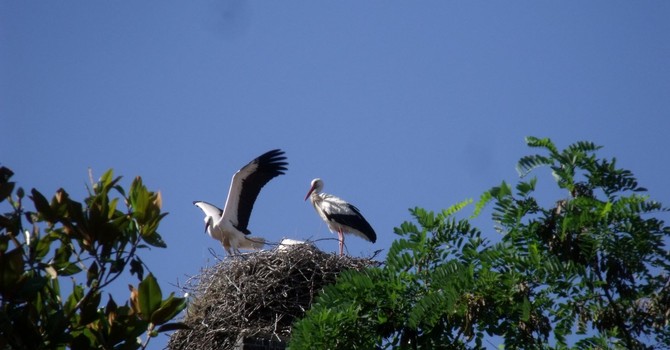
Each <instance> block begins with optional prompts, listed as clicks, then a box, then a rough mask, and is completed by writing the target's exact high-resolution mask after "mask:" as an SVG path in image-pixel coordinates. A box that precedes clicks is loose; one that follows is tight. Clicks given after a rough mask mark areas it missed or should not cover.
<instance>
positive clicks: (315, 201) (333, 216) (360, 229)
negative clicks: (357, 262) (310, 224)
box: [305, 179, 377, 255]
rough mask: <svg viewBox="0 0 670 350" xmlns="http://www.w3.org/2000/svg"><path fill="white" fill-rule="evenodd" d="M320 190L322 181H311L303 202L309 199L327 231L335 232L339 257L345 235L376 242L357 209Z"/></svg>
mask: <svg viewBox="0 0 670 350" xmlns="http://www.w3.org/2000/svg"><path fill="white" fill-rule="evenodd" d="M321 190H323V181H322V180H321V179H314V180H312V184H311V186H310V188H309V191H308V192H307V195H306V196H305V200H307V198H309V201H310V202H312V205H313V206H314V209H316V212H317V213H318V214H319V216H321V218H322V219H323V221H325V222H326V224H328V229H330V231H331V232H333V233H335V232H337V236H338V240H339V241H340V255H343V254H344V234H345V233H353V234H354V235H356V236H359V237H361V238H363V239H365V240H367V241H370V242H372V243H375V241H377V234H376V233H375V230H373V229H372V226H370V224H369V223H368V222H367V220H365V218H364V217H363V215H361V212H360V211H359V210H358V208H356V207H355V206H353V205H352V204H350V203H347V202H346V201H344V200H343V199H341V198H338V197H335V196H333V195H330V194H327V193H321Z"/></svg>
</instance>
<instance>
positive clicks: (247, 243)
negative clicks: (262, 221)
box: [239, 237, 265, 250]
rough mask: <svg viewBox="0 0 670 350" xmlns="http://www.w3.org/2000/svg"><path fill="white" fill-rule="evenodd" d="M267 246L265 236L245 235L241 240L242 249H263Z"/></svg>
mask: <svg viewBox="0 0 670 350" xmlns="http://www.w3.org/2000/svg"><path fill="white" fill-rule="evenodd" d="M264 246H265V238H263V237H244V239H241V240H240V247H239V248H240V249H255V250H259V249H263V247H264Z"/></svg>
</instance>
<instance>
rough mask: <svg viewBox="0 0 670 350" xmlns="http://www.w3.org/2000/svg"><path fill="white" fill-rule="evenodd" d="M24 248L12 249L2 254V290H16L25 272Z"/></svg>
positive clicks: (0, 255)
mask: <svg viewBox="0 0 670 350" xmlns="http://www.w3.org/2000/svg"><path fill="white" fill-rule="evenodd" d="M23 271H24V267H23V250H21V249H20V248H15V249H12V250H11V251H9V252H7V253H3V254H0V292H2V293H6V292H8V291H10V290H14V289H15V288H16V287H18V286H17V284H18V281H19V279H20V278H21V275H22V274H23Z"/></svg>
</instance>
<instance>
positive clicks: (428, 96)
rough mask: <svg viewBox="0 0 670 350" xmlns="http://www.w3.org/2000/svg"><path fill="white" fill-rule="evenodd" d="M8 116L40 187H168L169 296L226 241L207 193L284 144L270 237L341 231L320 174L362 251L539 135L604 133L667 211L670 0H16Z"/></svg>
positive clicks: (2, 142)
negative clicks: (343, 203) (363, 234)
mask: <svg viewBox="0 0 670 350" xmlns="http://www.w3.org/2000/svg"><path fill="white" fill-rule="evenodd" d="M0 118H1V119H0V120H1V124H0V125H2V128H1V130H2V137H0V162H1V163H2V165H4V166H7V167H9V168H11V169H13V170H14V171H15V172H16V175H15V178H14V180H15V181H18V182H19V184H20V185H22V186H23V187H25V188H26V189H30V188H32V187H36V188H37V189H39V190H40V191H42V192H43V193H44V194H45V195H47V196H48V197H50V196H51V195H53V193H54V192H55V191H56V190H57V189H58V188H59V187H63V188H65V189H66V190H67V191H69V192H70V193H71V195H72V196H73V197H74V198H76V199H79V200H81V199H83V197H84V195H85V193H86V190H85V185H86V183H87V182H88V175H87V169H88V168H89V167H90V168H91V169H92V170H93V172H94V174H95V176H96V178H97V177H98V176H99V175H101V174H102V173H103V172H104V171H105V170H106V169H109V168H113V169H114V170H115V172H116V174H118V175H123V176H124V182H123V184H124V185H126V186H127V185H128V184H129V183H130V181H131V180H132V178H133V177H134V176H136V175H140V176H142V177H143V179H144V181H145V183H146V184H147V185H148V187H149V188H151V189H156V190H160V191H161V192H162V194H163V203H164V208H165V210H166V211H168V212H169V213H170V214H169V215H168V216H167V217H166V218H165V219H164V221H163V224H162V225H161V228H160V232H161V234H162V236H163V238H164V239H165V241H166V242H167V244H168V248H167V249H154V250H152V251H150V252H143V253H144V254H145V260H146V262H147V263H148V264H149V266H150V267H152V270H153V272H154V274H155V275H156V276H157V277H158V279H159V281H160V283H161V284H162V286H163V288H164V289H167V291H170V290H176V288H174V287H173V286H170V284H174V283H177V281H179V282H183V281H184V280H185V279H186V276H189V275H195V274H197V273H198V272H199V270H200V268H202V267H204V266H208V265H211V264H213V263H214V261H213V259H212V257H211V255H210V254H209V252H208V248H213V249H215V250H216V251H217V252H219V253H220V254H223V249H221V247H220V245H219V244H218V243H217V242H216V241H214V240H212V239H211V238H209V237H208V236H207V235H206V234H205V233H204V232H203V221H202V218H203V217H202V213H201V212H200V210H199V209H198V208H196V207H194V206H193V205H192V201H193V200H205V201H209V202H212V203H215V204H219V205H220V206H223V202H224V200H225V196H226V194H227V190H228V186H229V182H230V177H231V175H232V174H233V173H234V172H235V171H236V170H237V169H239V168H240V167H241V166H242V165H244V164H246V163H247V162H248V161H250V160H251V159H253V158H254V157H256V156H257V155H260V154H261V153H263V152H265V151H267V150H269V149H273V148H282V149H284V150H285V151H286V154H287V156H288V161H289V163H290V164H289V170H288V172H287V174H286V175H285V176H282V177H279V178H276V179H275V180H273V181H272V182H271V183H269V184H268V185H267V186H266V187H265V188H264V190H263V192H262V193H261V195H260V196H259V198H258V201H257V202H256V206H255V208H254V212H253V214H252V217H251V221H250V227H249V228H250V229H251V230H252V232H254V233H255V234H257V235H260V236H264V237H266V238H268V239H269V240H271V241H278V240H280V239H281V238H282V237H288V238H294V239H323V238H335V237H336V235H333V234H331V233H329V232H328V230H327V228H326V226H325V225H324V224H323V223H322V222H321V221H320V219H319V218H318V216H317V215H316V213H315V212H314V210H313V208H312V207H311V206H310V204H309V203H308V202H304V201H303V198H304V195H305V193H306V192H307V190H308V187H309V182H310V180H311V179H312V178H315V177H321V178H323V180H324V181H325V191H326V192H329V193H332V194H335V195H338V196H340V197H343V198H344V199H347V200H349V201H350V202H352V203H354V204H355V205H357V206H358V207H359V208H360V209H361V211H362V212H363V214H364V215H365V216H366V217H367V219H368V221H369V222H370V223H371V224H372V226H373V227H374V228H375V229H376V231H377V234H378V236H379V240H378V242H377V243H376V244H374V245H373V244H370V243H368V242H365V241H363V240H361V239H358V238H357V237H350V238H349V239H348V240H347V241H346V242H347V248H348V250H349V253H350V254H352V255H356V256H359V255H368V254H370V253H371V252H373V251H375V250H377V249H385V250H387V249H388V247H389V246H390V243H391V242H392V240H393V239H394V234H393V233H392V231H393V227H395V226H398V225H399V224H400V223H401V222H402V221H404V220H407V219H409V214H408V211H407V209H408V208H410V207H414V206H421V207H425V208H427V209H431V210H439V209H442V208H446V207H447V206H449V205H451V204H453V203H456V202H458V201H461V200H463V199H466V198H477V197H478V196H479V195H480V194H481V192H482V191H484V190H486V189H488V188H489V187H491V186H493V185H497V184H499V183H500V181H501V180H507V181H515V180H516V178H517V173H516V171H515V168H514V166H515V164H516V161H517V160H518V158H519V157H521V156H523V155H526V154H528V153H531V151H532V150H530V149H528V148H526V146H525V144H524V137H525V136H528V135H534V136H538V137H550V138H552V139H553V140H554V141H555V142H556V143H557V144H558V145H559V147H564V146H567V145H568V144H569V143H572V142H574V141H578V140H589V141H593V142H595V143H597V144H600V145H603V146H605V148H604V150H603V152H602V154H603V155H607V156H616V157H617V158H618V160H619V165H620V166H622V167H625V168H628V169H631V170H633V172H634V173H635V174H636V175H637V176H638V179H639V180H640V182H641V184H642V185H643V186H646V187H647V188H648V189H649V190H650V193H651V195H652V197H654V198H655V199H658V200H660V201H662V202H664V203H665V204H666V205H670V186H668V170H670V166H669V165H668V164H669V163H670V155H669V154H668V146H667V144H668V132H669V131H670V2H667V1H645V2H631V1H589V2H582V1H560V2H544V1H543V2H537V1H517V2H483V1H422V2H390V1H365V2H361V1H337V2H333V1H330V2H315V1H289V2H278V1H276V2H275V1H267V2H260V1H241V0H234V1H214V0H209V1H132V2H131V1H96V2H94V1H82V0H79V1H75V0H71V1H14V0H0ZM549 180H550V178H549V177H545V178H542V179H540V182H541V183H542V182H546V181H549ZM555 199H556V198H547V200H555ZM482 229H483V230H484V231H485V232H487V234H489V235H491V236H494V235H495V233H493V230H492V229H491V227H482ZM319 246H320V247H321V248H322V249H324V250H327V251H330V252H335V251H336V250H337V242H336V241H325V242H321V243H320V244H319ZM131 282H132V283H136V282H135V281H133V280H130V279H129V280H128V281H122V282H120V283H119V292H118V293H119V295H120V296H118V297H116V300H117V301H119V300H120V299H125V298H126V297H127V296H126V294H127V289H126V287H125V286H126V284H127V283H131ZM162 342H163V343H164V339H163V340H162ZM159 344H162V343H161V342H155V343H154V344H153V345H154V347H155V348H160V346H159Z"/></svg>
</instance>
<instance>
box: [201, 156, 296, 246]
mask: <svg viewBox="0 0 670 350" xmlns="http://www.w3.org/2000/svg"><path fill="white" fill-rule="evenodd" d="M283 154H284V152H283V151H281V150H279V149H275V150H272V151H269V152H266V153H264V154H262V155H261V156H259V157H258V158H256V159H254V160H252V161H251V162H249V164H247V165H245V166H243V167H242V169H240V170H238V171H237V172H236V173H235V174H234V175H233V179H232V181H231V182H230V189H229V190H228V198H227V199H226V205H225V207H224V209H223V210H221V209H219V208H217V207H216V206H214V205H212V204H209V203H207V202H203V201H195V202H193V204H194V205H195V206H197V207H198V208H200V209H202V211H203V212H205V231H207V233H208V234H209V235H210V237H212V238H214V239H216V240H218V241H220V242H221V244H223V248H224V249H225V250H226V252H227V253H228V254H230V255H232V254H233V253H236V254H239V253H240V249H260V248H262V247H263V245H264V244H265V239H263V238H261V237H247V235H249V234H250V233H251V232H250V231H249V229H247V226H248V225H249V217H250V216H251V210H252V209H253V207H254V202H255V201H256V198H257V197H258V194H259V193H260V191H261V188H263V186H265V184H267V183H268V182H269V181H270V180H272V179H273V178H274V177H276V176H279V175H283V174H284V171H285V170H287V169H286V165H288V163H287V162H285V161H284V160H286V157H284V156H283ZM231 249H232V251H231Z"/></svg>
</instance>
